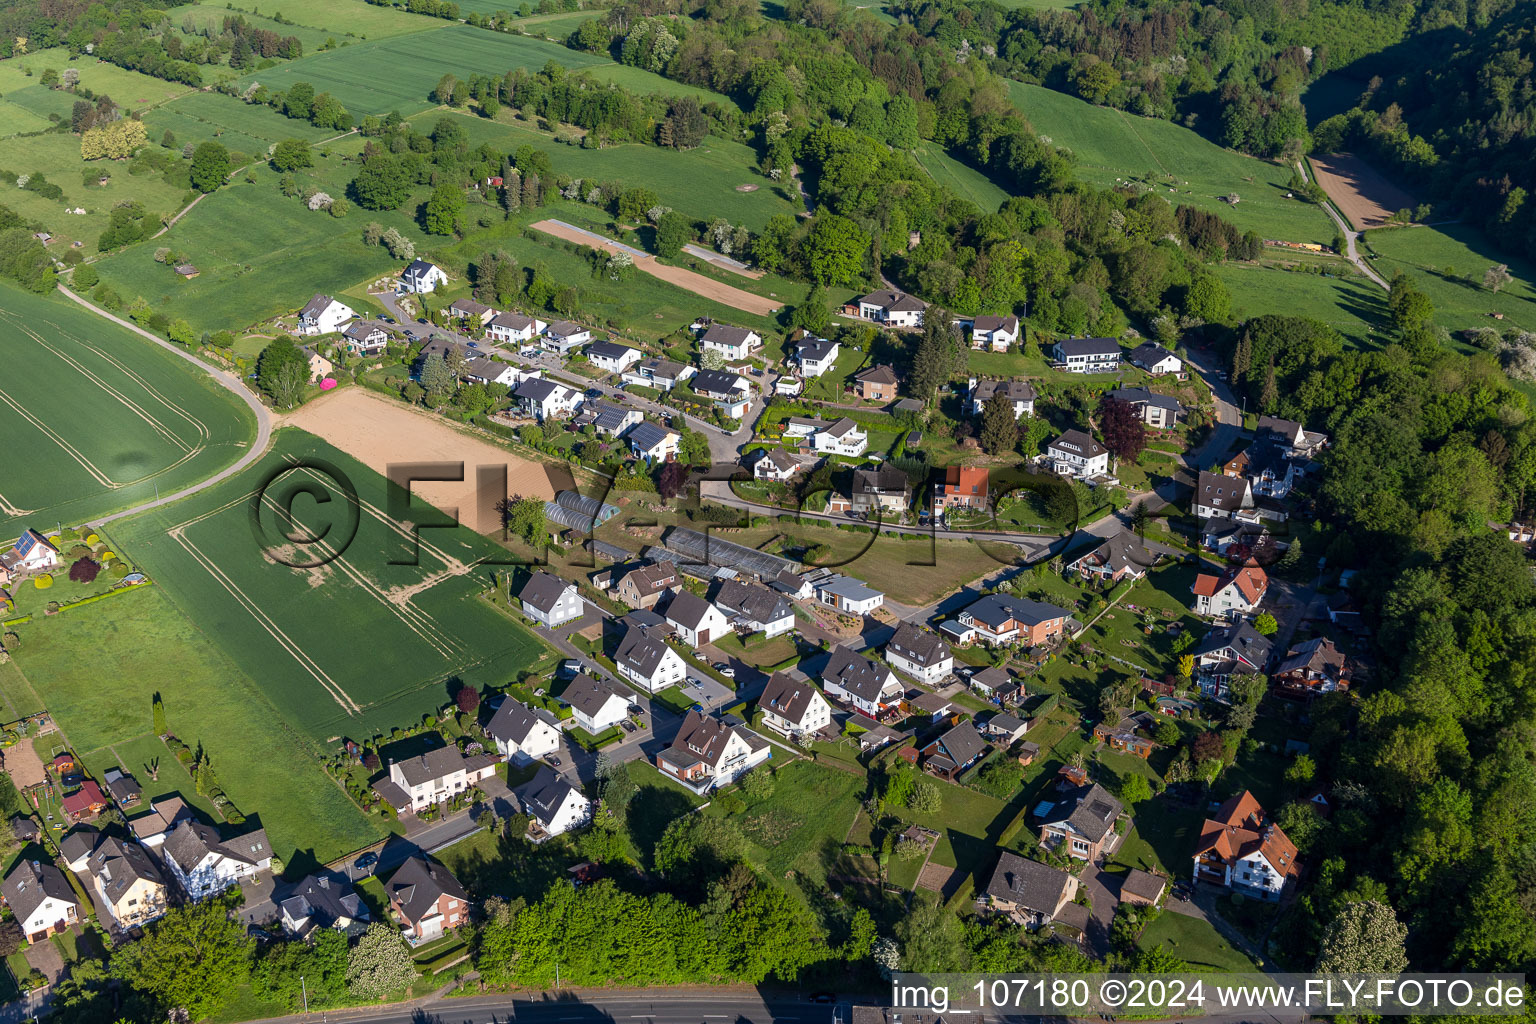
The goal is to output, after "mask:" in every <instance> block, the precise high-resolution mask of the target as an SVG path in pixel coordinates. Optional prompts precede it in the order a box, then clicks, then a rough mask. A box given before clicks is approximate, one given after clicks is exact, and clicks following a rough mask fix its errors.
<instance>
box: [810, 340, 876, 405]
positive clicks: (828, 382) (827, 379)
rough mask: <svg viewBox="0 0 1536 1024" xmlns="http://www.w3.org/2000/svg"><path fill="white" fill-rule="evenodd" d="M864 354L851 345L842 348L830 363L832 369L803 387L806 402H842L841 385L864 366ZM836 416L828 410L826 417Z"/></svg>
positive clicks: (813, 378)
mask: <svg viewBox="0 0 1536 1024" xmlns="http://www.w3.org/2000/svg"><path fill="white" fill-rule="evenodd" d="M864 359H865V353H863V352H861V351H859V350H858V349H856V348H854V347H853V346H852V345H844V346H842V347H841V348H840V349H839V351H838V353H837V358H836V359H835V360H833V362H832V369H830V370H828V371H827V372H826V373H823V374H821V375H820V376H819V377H812V378H811V380H810V382H809V383H807V384H806V386H805V394H804V395H803V396H802V397H803V398H804V399H805V400H806V401H822V402H841V401H843V400H844V399H843V384H844V382H845V381H847V380H848V378H849V376H851V375H852V374H853V373H854V371H856V370H858V368H859V367H860V366H863V365H864ZM835 415H836V410H835V409H834V410H828V412H827V416H828V418H831V417H833V416H835Z"/></svg>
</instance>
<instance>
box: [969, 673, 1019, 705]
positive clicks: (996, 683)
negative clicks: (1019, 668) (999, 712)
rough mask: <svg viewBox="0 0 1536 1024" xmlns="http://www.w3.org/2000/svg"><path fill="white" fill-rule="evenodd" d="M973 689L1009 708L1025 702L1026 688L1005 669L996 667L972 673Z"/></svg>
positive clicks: (971, 682) (970, 680) (971, 683)
mask: <svg viewBox="0 0 1536 1024" xmlns="http://www.w3.org/2000/svg"><path fill="white" fill-rule="evenodd" d="M968 682H969V683H970V685H971V689H973V690H975V691H976V692H977V693H979V694H981V695H982V696H983V697H985V698H987V699H988V700H990V701H992V702H993V703H994V704H998V705H1002V706H1007V705H1012V704H1022V703H1023V702H1024V686H1023V684H1022V683H1020V682H1019V681H1018V680H1017V679H1015V678H1013V676H1011V675H1009V674H1008V670H1007V669H1005V668H999V667H996V666H993V667H990V668H984V669H981V670H980V671H977V672H972V673H971V678H970V679H969V680H968Z"/></svg>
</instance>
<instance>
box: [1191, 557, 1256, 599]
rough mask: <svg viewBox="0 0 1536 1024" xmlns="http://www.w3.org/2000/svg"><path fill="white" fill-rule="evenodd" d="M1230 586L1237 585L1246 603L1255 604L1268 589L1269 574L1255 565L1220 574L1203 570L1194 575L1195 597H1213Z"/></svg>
mask: <svg viewBox="0 0 1536 1024" xmlns="http://www.w3.org/2000/svg"><path fill="white" fill-rule="evenodd" d="M1232 586H1235V587H1237V592H1238V593H1239V594H1241V595H1242V597H1243V600H1244V601H1245V602H1246V603H1248V604H1257V603H1258V601H1259V599H1260V598H1262V597H1263V596H1264V591H1266V590H1267V589H1269V575H1268V574H1267V573H1265V572H1264V570H1263V569H1261V568H1260V567H1259V566H1257V565H1245V566H1241V567H1236V568H1232V569H1228V570H1227V571H1226V572H1224V573H1222V574H1221V575H1220V576H1213V575H1211V574H1210V573H1204V572H1203V573H1201V574H1200V575H1198V576H1196V577H1195V585H1194V588H1193V589H1194V592H1195V596H1196V597H1214V596H1216V595H1217V594H1219V593H1221V592H1222V591H1223V590H1226V589H1227V588H1228V587H1232Z"/></svg>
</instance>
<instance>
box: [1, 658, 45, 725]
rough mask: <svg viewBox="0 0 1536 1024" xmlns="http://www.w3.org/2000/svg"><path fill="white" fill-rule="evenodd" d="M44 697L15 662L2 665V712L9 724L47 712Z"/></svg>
mask: <svg viewBox="0 0 1536 1024" xmlns="http://www.w3.org/2000/svg"><path fill="white" fill-rule="evenodd" d="M47 707H48V706H47V705H46V704H44V703H43V698H42V696H41V695H40V694H39V693H38V692H37V690H36V688H34V687H33V686H32V681H31V680H30V679H28V678H27V677H26V675H25V674H23V672H22V671H21V669H20V668H19V667H17V665H16V663H15V662H14V661H8V662H6V663H5V664H4V665H0V711H3V712H4V714H5V720H6V721H7V722H14V721H17V720H18V719H22V718H25V717H27V716H28V715H35V714H37V713H38V712H39V711H46V710H47Z"/></svg>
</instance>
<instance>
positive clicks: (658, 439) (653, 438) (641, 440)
mask: <svg viewBox="0 0 1536 1024" xmlns="http://www.w3.org/2000/svg"><path fill="white" fill-rule="evenodd" d="M676 434H677V431H675V430H668V429H667V428H666V427H659V426H657V425H656V424H654V423H652V422H651V421H650V420H641V421H640V422H639V423H636V424H635V425H634V426H633V427H631V428H629V433H628V434H626V435H625V439H626V440H628V441H629V443H630V444H632V445H634V446H635V447H636V448H638V449H639V450H640V451H642V452H653V451H655V450H656V449H657V448H658V447H660V446H661V445H662V444H663V443H664V442H665V441H666V440H667V438H668V437H669V436H676Z"/></svg>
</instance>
